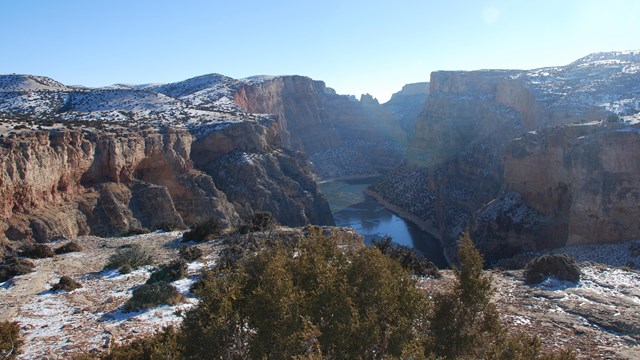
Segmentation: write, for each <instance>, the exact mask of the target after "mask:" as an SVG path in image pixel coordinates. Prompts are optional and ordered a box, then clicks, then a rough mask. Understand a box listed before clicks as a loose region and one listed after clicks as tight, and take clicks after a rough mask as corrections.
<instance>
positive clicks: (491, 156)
mask: <svg viewBox="0 0 640 360" xmlns="http://www.w3.org/2000/svg"><path fill="white" fill-rule="evenodd" d="M638 84H640V52H630V53H604V54H594V55H590V56H588V57H585V58H583V59H580V60H578V61H576V62H574V63H572V64H570V65H568V66H565V67H556V68H544V69H537V70H531V71H511V70H484V71H473V72H455V71H454V72H451V71H443V72H435V73H432V75H431V82H430V92H429V93H430V94H429V97H428V99H427V101H426V103H425V107H424V110H423V112H422V113H421V115H420V116H419V118H418V120H417V123H416V132H415V135H414V137H413V141H412V142H411V145H410V146H409V150H408V153H407V164H406V165H404V166H402V167H401V168H399V169H396V170H395V171H393V172H392V173H390V174H389V175H388V176H387V177H386V178H384V179H383V180H381V182H379V183H378V184H374V185H372V186H371V187H370V189H369V190H370V191H371V193H372V194H374V195H376V196H377V197H378V198H380V199H382V200H384V201H386V202H387V203H389V204H390V205H392V206H395V207H396V208H397V209H399V211H400V212H401V213H404V214H405V215H407V216H411V217H412V218H415V219H417V220H418V221H417V223H418V224H419V225H421V226H422V227H423V228H424V229H425V230H428V231H430V232H432V233H433V234H434V235H435V236H436V237H438V238H439V239H440V240H441V241H442V243H443V248H444V249H445V253H446V254H447V255H449V257H450V258H452V254H454V253H455V251H454V250H455V241H456V240H457V238H458V237H459V235H460V233H461V232H462V231H464V229H465V228H470V229H471V230H472V231H475V230H477V231H476V237H477V238H479V239H478V240H479V242H480V243H482V244H484V245H483V246H484V250H485V251H486V254H485V255H486V256H487V258H499V257H503V256H509V255H510V254H513V253H516V252H519V251H523V250H527V249H533V248H535V249H540V248H549V247H557V246H562V245H564V244H567V243H569V244H572V243H591V242H608V241H616V240H622V239H623V238H626V239H629V238H632V237H634V236H636V237H637V236H640V232H637V231H636V226H634V225H633V224H628V222H627V220H622V222H619V221H618V220H617V219H616V217H617V215H616V214H617V212H618V211H619V210H615V211H613V210H611V209H614V208H617V205H616V206H614V205H612V201H613V200H611V201H608V202H607V201H605V202H604V203H607V204H608V205H603V204H604V203H603V200H602V196H605V197H609V196H611V199H613V198H616V197H619V201H620V202H622V203H624V204H625V205H620V206H621V207H622V208H628V205H626V203H627V202H628V200H626V197H625V196H626V195H624V196H623V195H622V194H620V195H616V196H613V195H602V194H603V193H606V194H609V192H608V191H595V190H593V191H592V194H591V195H587V194H588V192H585V193H582V192H583V191H586V190H585V189H586V187H585V186H584V185H582V184H595V185H593V186H594V187H597V184H604V183H606V184H607V186H610V187H612V189H618V188H620V189H622V188H625V189H627V190H628V191H627V193H628V194H633V193H634V191H635V190H633V189H635V184H634V183H633V180H631V178H633V177H634V176H638V174H639V173H637V172H634V171H635V170H632V167H627V168H626V170H624V171H623V170H620V171H614V172H613V173H616V174H617V175H611V174H612V172H609V171H605V172H603V173H602V175H592V174H591V172H593V170H590V171H591V172H589V171H586V170H578V168H576V167H575V166H574V170H572V171H571V172H570V173H567V174H565V176H566V177H571V178H573V180H572V181H569V180H567V178H563V180H558V179H557V178H556V177H553V176H551V177H545V176H542V175H541V174H546V173H547V172H548V171H552V170H547V169H548V168H549V169H555V165H550V164H548V163H546V162H545V161H544V160H540V157H542V158H545V156H547V155H549V156H551V155H550V154H546V153H545V151H550V150H549V149H547V148H544V146H543V147H542V148H541V149H539V150H538V151H539V152H540V153H541V154H544V155H540V156H539V157H536V159H537V160H540V161H533V160H531V159H529V158H527V157H523V158H519V157H517V156H516V153H517V152H518V151H521V152H522V151H524V150H523V148H522V147H517V146H516V145H514V144H511V143H510V142H511V141H512V140H514V139H516V138H518V137H521V136H523V135H524V134H527V133H528V132H531V131H535V130H538V129H544V128H548V127H551V128H550V130H549V131H548V132H544V133H545V134H546V136H547V137H548V138H549V139H553V140H549V141H551V142H552V143H555V144H557V145H555V149H556V151H559V152H562V151H564V150H560V149H569V148H570V147H571V146H574V145H575V144H576V141H575V140H571V139H575V138H579V136H576V137H575V138H574V137H572V136H571V135H568V134H569V133H571V131H577V130H575V129H573V130H567V129H564V128H558V127H554V126H558V125H563V124H572V123H585V122H589V121H592V120H599V119H605V118H607V117H608V116H609V115H610V114H612V112H615V113H618V114H619V115H628V116H631V115H632V114H634V113H637V112H638V111H640V105H639V102H638V99H639V98H640V86H639V85H638ZM613 120H614V122H615V118H613ZM562 129H564V130H562ZM624 131H630V133H633V131H631V130H628V129H627V130H624ZM624 131H622V133H624ZM563 134H564V135H563ZM527 136H530V135H527ZM602 136H604V135H602ZM610 136H612V135H607V136H605V137H607V138H608V137H610ZM525 138H526V136H525ZM545 141H546V140H545ZM543 143H545V142H543ZM623 143H624V142H623ZM572 144H573V145H572ZM588 144H590V145H588ZM541 146H542V145H541ZM548 146H549V147H550V148H551V145H548ZM579 148H580V149H582V150H579V151H583V152H584V155H583V159H582V160H581V161H591V162H594V163H597V164H601V163H602V161H603V160H602V159H603V156H604V155H598V154H609V153H611V152H614V153H615V152H616V151H614V149H615V148H616V146H615V145H614V144H613V143H612V142H610V141H605V140H602V141H593V142H587V143H585V144H583V145H582V146H579ZM543 149H544V150H543ZM626 149H627V150H628V151H629V152H630V153H629V154H628V157H629V158H634V157H635V155H633V154H634V153H633V151H634V150H633V147H630V146H627V147H626ZM566 151H569V150H566ZM576 151H578V150H576ZM572 156H578V155H577V154H574V155H572ZM572 156H569V155H566V156H565V157H564V159H565V160H566V161H574V162H575V161H577V160H568V159H572ZM598 156H599V157H600V159H598ZM610 160H611V161H613V162H614V163H621V162H622V163H625V161H623V160H621V159H613V158H611V159H610ZM521 162H526V163H528V165H529V167H527V169H528V170H527V171H521V170H518V171H520V172H521V173H522V174H524V175H522V178H520V179H521V180H522V181H520V182H518V181H516V180H515V178H514V176H515V175H514V174H517V173H518V171H516V170H514V169H518V166H516V165H515V164H520V163H521ZM626 162H628V160H627V161H626ZM522 166H526V165H522ZM572 166H573V165H572ZM598 166H600V165H598ZM605 168H606V167H605ZM553 171H555V170H553ZM557 171H558V172H559V173H562V171H560V170H557ZM563 171H568V170H563ZM622 174H626V175H622ZM592 176H595V177H596V179H594V178H593V177H592ZM529 177H531V179H528V178H529ZM533 179H538V180H539V181H538V182H537V183H532V181H533ZM597 179H601V180H597ZM602 179H608V180H602ZM525 180H526V181H525ZM618 183H620V185H617V184H618ZM516 184H518V185H517V186H516ZM562 184H564V185H562ZM612 184H616V185H612ZM603 186H604V185H603ZM530 187H531V188H530ZM632 190H633V191H632ZM611 191H614V192H613V193H615V191H618V190H611ZM532 192H533V193H535V194H537V195H536V196H533V195H531V194H532ZM594 192H597V193H598V194H593V193H594ZM579 193H580V195H578V194H579ZM613 193H611V194H613ZM563 194H564V195H563ZM629 196H633V195H629ZM498 197H502V198H503V200H504V201H500V202H497V203H492V205H490V206H489V207H491V211H488V210H487V211H488V212H487V213H484V212H481V213H479V211H480V210H481V209H485V205H486V204H488V203H490V202H491V201H492V200H494V199H496V198H498ZM560 198H562V199H560ZM576 201H577V203H575V204H574V202H576ZM616 201H618V200H616ZM529 202H532V204H529ZM523 204H524V205H523ZM544 204H547V205H544ZM549 204H553V206H559V207H560V209H554V210H553V211H552V210H550V209H549V207H550V206H552V205H549ZM543 205H544V206H543ZM523 206H524V207H523ZM489 207H487V208H489ZM605 209H606V210H605ZM509 212H511V213H517V214H518V216H521V217H522V218H523V219H524V220H523V221H522V222H521V223H520V225H518V227H519V231H518V232H513V231H511V232H509V231H507V229H508V226H507V225H505V226H504V227H501V226H500V225H499V224H498V225H496V224H495V221H505V220H504V218H503V217H498V218H495V217H494V218H493V221H494V223H493V224H492V225H490V226H489V225H484V226H483V227H481V228H477V225H478V223H479V220H478V219H479V216H481V217H483V218H487V219H488V218H490V216H488V214H489V213H503V214H504V213H509ZM487 216H488V217H487ZM563 217H564V218H563ZM525 218H526V219H525ZM586 219H591V220H592V221H593V220H595V221H594V222H595V224H593V223H592V224H590V225H589V226H583V225H584V224H586V223H588V222H589V221H587V220H586ZM539 222H544V223H545V225H544V226H542V227H541V226H539V225H537V224H538V223H539ZM485 223H486V222H485ZM596 224H599V225H596ZM627 225H628V227H627ZM491 227H497V229H499V230H496V231H489V230H487V229H489V228H491ZM580 227H583V228H584V229H585V230H584V231H581V230H577V229H578V228H580ZM624 227H627V230H628V231H626V230H622V228H624ZM483 229H484V230H483ZM570 229H571V230H570ZM613 229H616V230H613ZM497 233H499V234H500V235H496V234H497ZM614 234H615V235H614ZM496 236H497V238H496Z"/></svg>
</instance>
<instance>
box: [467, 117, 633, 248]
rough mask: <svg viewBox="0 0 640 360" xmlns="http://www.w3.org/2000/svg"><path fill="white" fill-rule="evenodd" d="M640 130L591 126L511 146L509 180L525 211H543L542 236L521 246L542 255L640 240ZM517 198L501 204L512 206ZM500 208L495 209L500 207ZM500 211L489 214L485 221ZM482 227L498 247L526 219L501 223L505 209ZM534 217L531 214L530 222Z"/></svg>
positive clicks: (543, 133)
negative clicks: (579, 246) (559, 249)
mask: <svg viewBox="0 0 640 360" xmlns="http://www.w3.org/2000/svg"><path fill="white" fill-rule="evenodd" d="M638 154H640V127H638V125H632V126H629V125H623V124H586V125H571V126H563V127H553V128H548V129H544V130H540V131H537V132H536V133H528V134H526V135H525V136H523V137H522V138H520V139H517V140H514V141H513V142H511V143H509V145H508V146H507V147H506V149H505V157H504V182H505V188H506V189H507V190H508V191H510V192H515V193H518V194H519V196H520V198H519V201H518V202H519V203H520V204H521V205H520V206H525V207H527V208H528V209H530V210H529V211H534V212H536V213H538V214H541V215H542V217H540V218H539V220H538V221H537V227H538V229H540V230H541V232H540V233H532V232H528V237H527V238H523V239H521V241H519V242H518V244H517V245H518V246H519V247H520V249H524V250H539V249H541V248H545V247H560V246H565V245H574V244H583V243H611V242H619V241H623V240H628V239H632V238H636V237H638V236H640V225H639V224H638V222H637V218H638V216H639V215H640V206H639V205H638V200H640V181H639V180H638V174H640V161H639V160H638V159H639V157H638ZM508 196H509V195H503V196H500V197H499V198H498V199H497V200H496V201H495V203H496V204H504V203H507V202H509V200H508V199H507V197H508ZM492 206H495V205H492ZM490 213H492V211H491V210H490V209H488V208H485V209H482V210H481V211H480V214H482V215H483V216H485V215H487V214H490ZM493 213H494V214H495V215H493V216H488V217H487V219H485V220H483V221H480V222H479V229H480V231H488V230H487V229H493V230H492V234H493V236H492V237H483V238H485V239H486V240H485V241H484V242H485V243H492V244H493V246H495V245H498V244H502V243H504V242H505V241H506V239H508V238H510V237H511V236H509V235H508V232H509V231H510V230H508V229H509V228H513V227H515V226H516V224H518V223H521V221H520V220H515V221H507V220H506V219H504V220H502V221H496V220H497V218H499V217H504V214H505V211H497V212H493ZM531 219H532V218H531V217H523V221H530V220H531Z"/></svg>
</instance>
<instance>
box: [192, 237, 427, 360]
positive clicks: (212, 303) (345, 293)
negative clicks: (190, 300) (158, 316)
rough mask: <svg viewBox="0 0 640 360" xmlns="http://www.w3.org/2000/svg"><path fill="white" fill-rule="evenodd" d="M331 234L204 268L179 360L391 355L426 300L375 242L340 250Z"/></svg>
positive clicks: (407, 336) (406, 336)
mask: <svg viewBox="0 0 640 360" xmlns="http://www.w3.org/2000/svg"><path fill="white" fill-rule="evenodd" d="M338 240H339V239H336V238H328V237H325V236H322V235H321V232H320V230H319V229H318V231H313V232H312V233H311V234H310V235H309V237H308V238H307V239H305V240H303V241H302V242H300V243H299V244H298V245H296V246H292V247H284V246H277V245H276V246H275V247H272V248H268V249H266V250H264V251H262V252H259V253H258V254H257V255H255V256H251V257H248V258H247V259H246V260H245V261H242V262H241V263H240V264H239V265H238V268H237V270H236V271H232V270H230V269H227V270H218V271H208V272H205V273H204V275H203V280H202V281H201V283H200V284H199V285H198V286H196V289H197V290H196V293H197V295H198V296H199V297H200V298H201V301H200V303H199V305H198V306H197V307H196V308H195V309H194V310H193V311H190V312H189V313H187V315H186V317H185V321H184V323H183V336H184V338H185V339H189V340H188V341H185V352H186V357H188V358H203V357H215V358H231V357H234V358H282V359H284V358H292V357H294V356H307V355H310V354H309V353H310V352H311V353H313V354H315V355H318V356H320V355H322V356H326V357H328V358H334V357H340V358H358V357H362V358H371V357H374V356H375V357H380V358H381V357H383V356H400V355H401V354H402V351H403V350H404V348H405V347H407V346H408V344H409V343H410V342H411V341H412V340H413V338H414V337H413V329H414V327H415V325H416V322H417V321H418V319H422V318H423V315H424V314H423V313H424V311H426V309H427V306H426V304H425V301H426V297H424V296H422V294H421V293H420V292H419V290H418V289H417V288H416V287H415V280H413V279H412V278H411V276H410V275H409V273H407V272H406V271H404V270H403V269H402V268H401V267H400V265H399V264H398V263H396V262H394V261H392V260H391V259H389V258H387V257H385V256H383V255H382V254H381V253H380V252H379V251H378V250H377V249H373V248H364V247H363V248H360V249H358V250H351V251H349V250H347V251H345V250H343V249H341V248H340V247H339V246H338V243H339V241H338ZM294 254H296V255H297V256H293V255H294ZM247 324H248V326H247ZM376 354H377V355H376Z"/></svg>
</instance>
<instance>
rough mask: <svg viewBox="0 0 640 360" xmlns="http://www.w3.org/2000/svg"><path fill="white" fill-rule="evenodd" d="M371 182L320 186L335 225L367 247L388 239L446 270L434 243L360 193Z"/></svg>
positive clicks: (357, 181) (354, 181)
mask: <svg viewBox="0 0 640 360" xmlns="http://www.w3.org/2000/svg"><path fill="white" fill-rule="evenodd" d="M374 180H375V179H371V178H369V179H358V180H348V181H333V182H327V183H324V184H321V188H322V191H323V192H324V193H325V195H326V196H327V199H328V200H329V204H330V205H331V210H332V211H333V217H334V219H335V222H336V225H338V226H349V227H352V228H354V229H356V230H357V231H358V232H359V233H361V234H362V235H364V237H365V240H366V241H367V242H369V243H370V242H371V241H372V240H374V239H381V238H383V237H385V236H391V237H392V238H393V241H394V242H395V243H398V244H401V245H405V246H409V247H412V248H415V249H416V250H418V251H420V252H421V253H423V254H425V256H427V258H429V260H431V261H432V262H433V263H434V264H436V266H438V267H440V268H442V267H446V266H447V265H446V264H447V263H446V260H445V259H444V256H443V255H442V247H441V246H440V243H439V242H438V240H437V239H435V238H434V237H433V236H431V235H430V234H429V233H427V232H425V231H422V230H421V229H420V228H419V227H418V226H416V225H415V224H413V223H412V222H410V221H406V220H404V219H402V218H401V217H399V216H398V215H396V214H394V213H393V212H391V211H389V210H387V209H386V208H385V207H384V206H382V205H381V204H380V203H378V202H377V201H376V200H375V199H374V198H372V197H370V196H367V195H365V194H364V193H363V192H362V191H363V190H364V189H365V188H366V187H367V186H368V185H369V184H371V183H372V182H373V181H374Z"/></svg>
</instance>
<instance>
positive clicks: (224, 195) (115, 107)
mask: <svg viewBox="0 0 640 360" xmlns="http://www.w3.org/2000/svg"><path fill="white" fill-rule="evenodd" d="M42 79H47V78H41V77H31V76H8V77H0V80H2V81H0V84H2V85H4V86H5V87H4V88H1V89H0V100H2V101H0V112H1V113H2V120H1V121H0V145H1V147H0V152H1V153H2V154H1V156H0V169H2V170H1V171H0V195H1V197H2V199H3V201H2V203H1V204H0V238H1V240H2V242H3V244H5V245H7V244H11V243H12V242H16V241H18V242H23V241H31V240H35V241H39V242H46V241H50V240H52V239H55V238H58V237H61V236H65V237H75V236H77V235H84V234H95V235H100V236H108V235H119V234H123V233H128V232H132V231H138V230H140V229H143V228H146V229H155V228H172V227H184V226H189V225H191V224H193V223H196V222H199V221H202V220H204V219H206V218H209V217H215V218H218V219H220V220H221V222H222V223H223V224H224V225H225V226H226V227H227V228H229V229H231V228H233V226H234V225H236V224H237V223H238V220H239V217H240V215H246V214H250V213H251V212H253V211H271V212H272V213H273V214H274V216H275V217H276V218H277V220H279V221H280V222H282V223H284V224H290V225H303V224H308V223H316V224H333V218H332V216H331V212H330V209H329V206H328V204H327V202H326V199H325V198H324V196H323V195H322V194H321V193H320V191H319V189H318V187H317V184H316V183H315V182H314V180H313V174H312V173H311V170H310V167H309V164H308V162H307V160H306V158H304V157H303V156H302V155H301V154H300V153H299V152H296V151H294V150H286V149H285V148H284V147H283V144H282V140H281V138H282V137H281V135H280V133H281V131H282V129H283V127H282V126H281V124H280V122H278V121H276V120H275V118H274V117H273V116H270V115H252V114H248V113H243V112H241V111H240V110H238V109H237V107H235V108H233V107H225V106H226V105H228V103H227V102H226V101H225V100H224V99H223V100H220V99H218V101H219V103H208V105H209V107H208V108H207V109H200V108H195V107H193V106H192V105H191V104H189V103H187V102H186V101H177V100H176V99H174V98H172V97H169V95H164V94H161V93H157V92H154V91H152V90H149V89H142V90H141V89H122V88H120V87H118V88H117V89H95V90H92V89H78V88H68V87H64V86H62V85H60V86H57V87H56V86H54V85H56V84H58V83H56V82H54V81H52V80H51V81H44V80H42ZM49 80H50V79H49ZM225 89H228V87H225ZM173 90H175V89H173ZM167 91H168V90H167ZM176 91H177V90H176ZM29 99H31V100H33V101H31V102H29ZM52 99H58V100H59V101H52ZM60 104H63V106H62V107H60ZM64 104H66V105H64ZM176 104H178V105H176ZM180 104H181V105H180Z"/></svg>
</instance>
